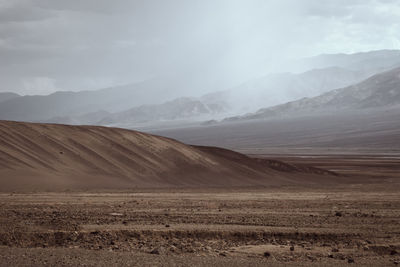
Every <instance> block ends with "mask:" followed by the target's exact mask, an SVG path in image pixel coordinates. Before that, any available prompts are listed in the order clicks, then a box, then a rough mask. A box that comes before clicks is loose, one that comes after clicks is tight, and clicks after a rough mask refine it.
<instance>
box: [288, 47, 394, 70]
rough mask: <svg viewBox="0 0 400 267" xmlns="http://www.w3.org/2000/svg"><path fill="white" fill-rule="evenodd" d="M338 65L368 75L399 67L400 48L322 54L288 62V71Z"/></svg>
mask: <svg viewBox="0 0 400 267" xmlns="http://www.w3.org/2000/svg"><path fill="white" fill-rule="evenodd" d="M329 67H339V68H345V69H348V70H353V71H361V72H365V73H367V74H368V73H369V74H370V75H373V74H376V73H379V72H383V71H386V70H390V69H394V68H396V67H400V50H377V51H369V52H361V53H354V54H323V55H319V56H315V57H309V58H305V59H302V60H297V61H294V62H290V66H289V68H288V69H289V71H293V72H304V71H307V70H310V69H319V68H329Z"/></svg>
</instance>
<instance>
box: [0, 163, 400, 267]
mask: <svg viewBox="0 0 400 267" xmlns="http://www.w3.org/2000/svg"><path fill="white" fill-rule="evenodd" d="M268 157H271V156H268ZM275 157H276V158H280V159H285V160H286V161H289V162H290V161H291V162H295V163H301V164H313V165H317V166H320V167H328V168H331V169H337V170H338V171H339V173H341V174H346V175H348V174H352V175H354V173H355V172H356V169H357V168H359V169H360V170H361V169H364V170H367V172H368V175H367V174H364V173H363V172H360V173H359V175H365V177H366V181H368V182H367V183H365V184H351V185H337V186H325V187H321V186H315V187H312V188H310V187H308V188H300V187H280V188H258V189H251V188H235V189H228V188H225V189H181V190H177V189H173V190H172V189H171V190H167V189H162V190H161V189H160V190H150V189H149V190H141V191H130V192H58V193H54V192H32V193H16V192H14V193H1V194H0V266H45V265H48V266H60V265H61V266H63V265H64V266H80V265H81V266H113V265H114V266H115V265H118V266H120V265H129V266H342V265H349V264H351V265H352V266H395V264H400V226H399V221H400V194H399V192H400V183H399V180H400V179H399V178H400V177H399V175H398V172H397V169H396V166H398V165H396V164H395V163H396V162H395V163H394V164H391V163H390V162H391V161H393V160H396V159H381V161H380V162H376V164H375V165H373V164H369V165H368V164H366V163H365V159H361V161H360V158H359V159H358V160H356V159H354V157H353V158H346V157H342V158H340V157H337V158H336V161H335V162H333V161H331V164H328V160H327V158H326V157H322V158H321V157H289V156H287V155H286V156H285V155H279V156H277V155H275ZM369 160H370V158H369ZM345 162H346V164H344V163H345ZM351 162H353V164H351ZM385 162H386V163H385ZM328 165H329V166H330V167H329V166H328ZM339 166H342V167H341V168H342V169H340V168H339ZM343 166H344V167H343ZM360 166H361V167H360ZM367 166H370V167H367ZM373 166H375V167H373ZM390 170H392V171H390ZM379 173H381V175H380V176H379V175H378V174H379ZM380 179H381V180H380Z"/></svg>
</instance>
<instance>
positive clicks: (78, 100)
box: [0, 50, 400, 128]
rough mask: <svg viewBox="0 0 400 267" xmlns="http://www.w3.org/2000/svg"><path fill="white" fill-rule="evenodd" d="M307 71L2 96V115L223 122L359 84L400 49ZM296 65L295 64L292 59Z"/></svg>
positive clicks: (123, 123)
mask: <svg viewBox="0 0 400 267" xmlns="http://www.w3.org/2000/svg"><path fill="white" fill-rule="evenodd" d="M304 61H306V62H307V64H304V62H303V63H302V64H303V65H307V66H308V68H309V69H307V70H306V71H305V72H302V73H298V74H296V73H287V72H286V73H278V74H268V75H266V76H264V77H260V78H255V79H253V80H250V81H248V82H245V83H243V84H242V85H239V86H237V87H234V88H231V89H224V90H221V91H217V92H214V93H210V94H207V95H204V96H196V97H192V96H190V97H185V95H186V93H185V92H186V90H185V88H184V87H182V86H180V85H179V82H178V81H174V80H171V79H151V80H148V81H144V82H139V83H135V84H129V85H125V86H118V87H114V88H107V89H101V90H95V91H80V92H56V93H53V94H51V95H47V96H18V95H15V94H4V93H2V94H1V95H0V103H1V104H0V119H4V120H15V121H31V122H53V123H69V124H91V125H112V126H119V127H129V128H135V127H139V126H140V125H141V124H143V123H146V124H148V125H152V124H154V125H158V124H160V123H162V122H168V121H169V122H171V123H172V124H179V123H181V122H180V121H182V124H183V126H184V125H185V124H187V123H188V122H193V121H194V122H196V121H197V122H198V121H202V120H203V121H208V120H219V119H222V118H224V117H233V116H239V115H243V114H245V113H249V112H250V113H254V112H256V111H257V110H258V109H262V108H268V107H272V106H275V105H278V104H284V103H286V102H290V101H294V100H298V99H301V98H304V97H314V96H318V95H320V94H324V93H326V92H329V91H330V90H333V89H337V88H343V87H348V86H350V85H353V84H357V83H359V82H361V81H362V80H364V79H366V78H368V77H370V76H371V75H374V74H377V73H380V72H382V71H386V70H387V69H388V68H390V67H393V66H400V53H399V51H391V50H383V51H374V52H368V53H358V54H352V55H344V54H337V55H322V56H318V57H314V58H309V59H305V60H304ZM293 64H294V65H295V63H293Z"/></svg>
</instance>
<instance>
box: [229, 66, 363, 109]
mask: <svg viewBox="0 0 400 267" xmlns="http://www.w3.org/2000/svg"><path fill="white" fill-rule="evenodd" d="M367 77H369V74H367V73H364V72H359V71H351V70H346V69H343V68H338V67H330V68H325V69H314V70H310V71H307V72H304V73H301V74H293V73H280V74H269V75H266V76H264V77H261V78H259V79H255V80H252V81H249V82H246V83H244V84H242V85H241V86H238V87H236V88H233V89H232V90H230V91H228V92H227V93H226V95H225V96H224V97H225V98H227V101H228V103H230V104H231V105H232V106H233V107H236V109H237V110H238V112H251V111H255V110H257V109H258V108H261V107H268V106H274V105H278V104H282V103H285V102H288V101H293V100H297V99H300V98H303V97H313V96H317V95H320V94H322V93H325V92H327V91H330V90H333V89H336V88H341V87H345V86H349V85H352V84H354V83H358V82H360V81H362V80H364V79H366V78H367Z"/></svg>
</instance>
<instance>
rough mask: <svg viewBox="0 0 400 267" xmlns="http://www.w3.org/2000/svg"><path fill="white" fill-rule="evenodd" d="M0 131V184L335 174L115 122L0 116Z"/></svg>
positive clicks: (251, 180) (96, 184) (230, 180)
mask: <svg viewBox="0 0 400 267" xmlns="http://www.w3.org/2000/svg"><path fill="white" fill-rule="evenodd" d="M0 136H1V139H0V177H1V179H0V188H1V190H2V191H8V190H40V191H45V190H65V189H77V190H85V189H88V190H94V189H132V188H157V187H235V186H279V185H287V184H298V183H300V184H304V183H306V184H307V183H315V182H317V183H324V182H327V183H329V182H332V181H335V179H339V178H337V177H336V176H334V175H333V174H332V173H330V172H328V171H323V170H319V169H314V168H311V169H302V168H296V167H293V166H291V165H289V164H285V163H279V164H277V163H276V162H271V161H268V160H262V159H252V158H249V157H247V156H245V155H242V154H239V153H236V152H233V151H229V150H223V149H219V148H208V147H193V146H189V145H185V144H183V143H180V142H177V141H175V140H172V139H169V138H165V137H160V136H154V135H150V134H144V133H140V132H136V131H130V130H124V129H118V128H107V127H98V126H69V125H57V124H33V123H22V122H10V121H0ZM333 178H335V179H333Z"/></svg>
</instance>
